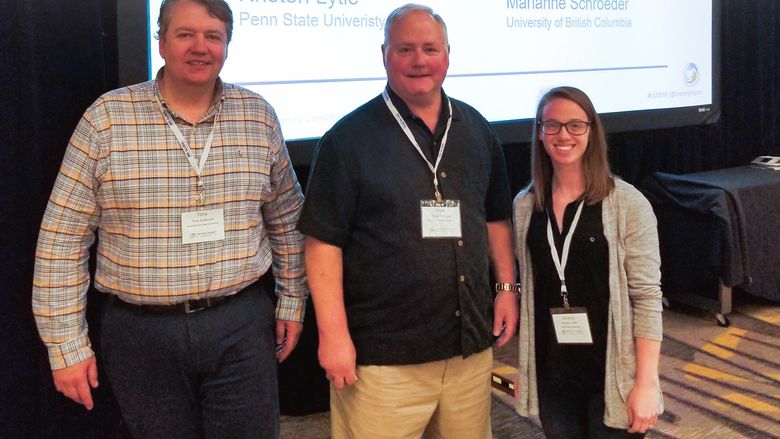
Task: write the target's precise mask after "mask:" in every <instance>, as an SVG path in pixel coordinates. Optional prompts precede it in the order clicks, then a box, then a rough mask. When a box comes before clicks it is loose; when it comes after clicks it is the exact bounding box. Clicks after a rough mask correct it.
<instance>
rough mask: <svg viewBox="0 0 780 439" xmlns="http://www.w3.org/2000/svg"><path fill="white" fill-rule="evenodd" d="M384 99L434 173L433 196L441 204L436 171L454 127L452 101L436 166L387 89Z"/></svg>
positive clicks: (449, 105)
mask: <svg viewBox="0 0 780 439" xmlns="http://www.w3.org/2000/svg"><path fill="white" fill-rule="evenodd" d="M382 97H383V98H384V99H385V104H386V105H387V108H388V109H389V110H390V112H391V113H393V116H394V117H395V120H397V121H398V125H400V126H401V129H402V130H403V131H404V134H406V137H408V138H409V141H410V142H412V145H414V148H415V149H416V150H417V152H418V153H419V154H420V157H422V158H423V160H425V163H426V164H427V165H428V169H430V170H431V172H432V173H433V195H434V196H436V201H438V202H441V201H442V197H441V192H439V179H438V177H437V176H436V170H437V169H438V168H439V163H441V157H442V156H443V155H444V145H445V144H446V143H447V135H448V134H449V132H450V125H452V103H451V102H450V99H449V98H447V106H448V107H449V110H450V115H449V117H448V118H447V128H446V129H445V130H444V136H443V137H442V138H441V145H440V146H439V155H438V156H437V157H436V164H435V165H434V164H431V162H430V161H428V158H427V157H425V154H424V153H423V151H422V149H421V148H420V145H419V144H418V143H417V140H416V139H415V138H414V134H412V131H411V130H410V129H409V126H408V125H407V124H406V121H405V120H404V118H403V116H401V113H399V112H398V109H397V108H395V105H393V102H392V101H391V100H390V95H389V94H388V93H387V89H385V90H382Z"/></svg>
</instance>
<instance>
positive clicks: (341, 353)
mask: <svg viewBox="0 0 780 439" xmlns="http://www.w3.org/2000/svg"><path fill="white" fill-rule="evenodd" d="M317 354H318V357H319V359H320V365H321V366H322V368H323V369H325V376H326V377H327V378H328V381H330V382H332V383H333V385H334V386H336V388H337V389H341V388H343V387H344V386H349V385H352V384H355V382H356V381H357V380H358V378H357V372H356V366H355V361H356V360H355V358H356V353H355V345H354V344H353V343H352V339H351V338H350V337H349V336H348V335H347V336H346V337H322V335H320V347H319V349H318V352H317Z"/></svg>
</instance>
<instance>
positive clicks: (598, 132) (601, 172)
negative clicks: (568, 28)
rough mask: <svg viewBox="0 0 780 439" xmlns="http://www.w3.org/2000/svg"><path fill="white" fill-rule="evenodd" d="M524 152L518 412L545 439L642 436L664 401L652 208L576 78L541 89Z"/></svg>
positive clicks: (518, 215) (518, 219)
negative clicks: (619, 172)
mask: <svg viewBox="0 0 780 439" xmlns="http://www.w3.org/2000/svg"><path fill="white" fill-rule="evenodd" d="M531 158H532V182H531V184H530V185H529V187H528V188H526V189H525V190H523V191H522V192H520V193H519V194H518V195H517V197H516V198H515V201H514V227H515V240H516V245H515V252H516V254H517V258H518V261H519V263H520V270H521V281H522V285H523V287H524V290H525V291H524V294H523V295H522V298H521V309H520V337H519V340H520V368H519V369H520V379H519V386H518V387H519V391H518V399H517V410H518V412H519V413H520V414H521V415H523V416H529V415H538V416H539V418H540V420H541V423H542V427H543V429H544V432H545V434H546V435H547V437H548V438H567V439H568V438H607V437H608V438H612V437H637V436H638V437H642V436H644V433H645V432H646V431H647V429H648V428H650V427H651V426H652V425H653V423H654V422H655V420H656V418H657V416H658V415H659V414H660V413H661V412H662V411H663V399H662V396H661V390H660V387H659V379H658V361H659V357H660V347H661V338H662V327H661V312H662V306H661V287H660V278H661V275H660V256H659V251H658V234H657V230H656V221H655V216H654V215H653V211H652V209H651V207H650V204H649V203H648V202H647V200H646V199H645V198H644V197H643V196H642V195H641V194H640V193H639V191H637V190H636V189H635V188H634V187H633V186H631V185H630V184H628V183H626V182H623V181H622V180H619V179H617V178H615V177H613V176H612V175H611V173H610V171H609V164H608V162H607V145H606V139H605V136H604V130H603V126H602V124H601V120H600V119H599V116H598V114H597V113H596V111H595V109H594V107H593V104H592V103H591V101H590V99H589V98H588V97H587V96H586V95H585V93H583V92H582V91H580V90H578V89H576V88H572V87H559V88H555V89H552V90H550V91H549V92H547V93H546V94H545V95H544V96H543V97H542V99H541V101H540V102H539V106H538V108H537V113H536V125H535V128H534V135H533V139H532V150H531Z"/></svg>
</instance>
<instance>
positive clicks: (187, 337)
mask: <svg viewBox="0 0 780 439" xmlns="http://www.w3.org/2000/svg"><path fill="white" fill-rule="evenodd" d="M257 285H258V284H255V285H253V286H251V287H248V288H247V289H246V290H244V291H243V292H241V293H239V295H237V296H236V297H234V298H231V299H229V300H227V301H225V302H223V303H220V304H218V305H216V306H213V307H211V308H208V309H205V310H202V311H199V312H196V313H193V314H183V313H170V314H169V313H150V312H147V311H143V310H140V309H139V310H136V309H128V308H127V307H126V306H123V305H121V304H116V303H113V301H108V303H107V304H106V308H105V314H104V315H103V321H102V326H103V330H102V339H101V346H102V353H103V355H102V357H103V365H104V366H105V367H106V374H107V376H108V380H109V382H110V383H111V387H112V388H113V390H114V394H115V395H116V398H117V401H118V402H119V408H120V411H121V414H122V417H123V419H124V421H125V423H126V424H127V427H128V430H129V432H130V434H131V435H132V436H133V438H136V439H142V438H166V439H167V438H170V439H175V438H182V439H184V438H186V439H194V438H250V437H251V438H278V437H279V402H278V390H277V379H276V357H275V355H274V338H273V334H274V331H273V329H274V315H273V305H272V303H271V299H270V297H269V296H268V294H265V292H262V291H260V288H259V287H258V286H257ZM99 366H100V365H99Z"/></svg>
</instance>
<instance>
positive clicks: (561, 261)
mask: <svg viewBox="0 0 780 439" xmlns="http://www.w3.org/2000/svg"><path fill="white" fill-rule="evenodd" d="M584 203H585V200H582V201H580V205H579V206H577V213H576V214H574V219H573V220H572V222H571V225H570V226H569V233H567V234H566V237H565V238H564V239H563V258H561V257H559V256H558V249H557V248H556V247H555V240H554V239H553V232H552V225H551V222H550V215H547V242H549V243H550V255H552V260H553V262H554V263H555V269H556V270H558V278H559V279H560V280H561V297H562V298H563V307H564V308H566V309H568V308H569V291H568V290H567V289H566V276H565V274H564V270H566V262H568V260H569V247H570V246H571V237H572V236H573V235H574V229H576V228H577V223H578V222H579V221H580V213H582V205H583V204H584Z"/></svg>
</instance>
